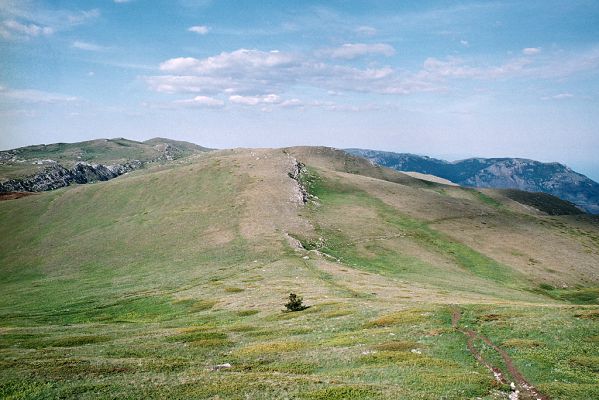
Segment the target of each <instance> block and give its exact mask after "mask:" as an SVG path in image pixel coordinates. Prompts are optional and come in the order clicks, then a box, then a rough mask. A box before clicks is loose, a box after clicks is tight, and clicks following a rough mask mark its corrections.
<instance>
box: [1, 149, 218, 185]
mask: <svg viewBox="0 0 599 400" xmlns="http://www.w3.org/2000/svg"><path fill="white" fill-rule="evenodd" d="M207 150H209V149H207V148H204V147H201V146H198V145H195V144H193V143H187V142H181V141H175V140H170V139H163V138H155V139H151V140H148V141H146V142H136V141H133V140H127V139H122V138H120V139H97V140H91V141H87V142H80V143H54V144H49V145H35V146H28V147H22V148H19V149H13V150H7V151H0V193H8V192H43V191H46V190H53V189H58V188H61V187H65V186H69V185H71V184H73V183H79V184H82V183H92V182H98V181H107V180H109V179H113V178H116V177H117V176H119V175H122V174H124V173H127V172H129V171H133V170H135V169H138V168H141V167H143V166H144V165H145V164H147V163H157V162H168V161H171V160H174V159H178V158H181V157H185V156H189V155H192V154H196V153H199V152H203V151H207Z"/></svg>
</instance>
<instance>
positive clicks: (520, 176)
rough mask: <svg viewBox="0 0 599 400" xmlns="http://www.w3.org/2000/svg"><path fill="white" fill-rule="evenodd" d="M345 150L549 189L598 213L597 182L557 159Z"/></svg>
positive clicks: (475, 180)
mask: <svg viewBox="0 0 599 400" xmlns="http://www.w3.org/2000/svg"><path fill="white" fill-rule="evenodd" d="M347 151H348V152H349V153H351V154H354V155H359V156H362V157H366V158H368V159H369V160H371V161H373V162H375V163H377V164H380V165H382V166H385V167H389V168H393V169H396V170H398V171H414V172H420V173H424V174H431V175H435V176H438V177H441V178H444V179H448V180H450V181H452V182H454V183H457V184H459V185H462V186H469V187H479V188H498V189H520V190H524V191H528V192H542V193H548V194H552V195H554V196H557V197H559V198H561V199H563V200H566V201H569V202H572V203H574V204H576V205H577V206H578V207H580V208H581V209H583V210H585V211H586V212H589V213H592V214H599V184H598V183H596V182H594V181H592V180H591V179H589V178H587V177H586V176H584V175H581V174H579V173H577V172H575V171H573V170H571V169H570V168H568V167H566V166H564V165H562V164H559V163H541V162H538V161H533V160H526V159H521V158H471V159H467V160H462V161H455V162H451V163H450V162H447V161H443V160H437V159H434V158H430V157H423V156H417V155H414V154H405V153H392V152H385V151H376V150H363V149H348V150H347Z"/></svg>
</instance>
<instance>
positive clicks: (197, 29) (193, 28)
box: [187, 25, 210, 35]
mask: <svg viewBox="0 0 599 400" xmlns="http://www.w3.org/2000/svg"><path fill="white" fill-rule="evenodd" d="M187 30H188V31H189V32H194V33H197V34H199V35H205V34H207V33H208V31H209V30H210V28H208V27H207V26H205V25H196V26H191V27H189V28H187Z"/></svg>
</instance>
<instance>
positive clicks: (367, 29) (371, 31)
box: [356, 26, 377, 36]
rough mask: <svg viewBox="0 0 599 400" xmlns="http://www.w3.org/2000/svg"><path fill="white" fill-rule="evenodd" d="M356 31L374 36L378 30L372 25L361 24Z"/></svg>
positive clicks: (362, 34)
mask: <svg viewBox="0 0 599 400" xmlns="http://www.w3.org/2000/svg"><path fill="white" fill-rule="evenodd" d="M356 33H357V34H358V35H361V36H374V35H376V33H377V30H376V29H375V28H373V27H371V26H359V27H357V28H356Z"/></svg>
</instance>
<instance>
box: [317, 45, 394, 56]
mask: <svg viewBox="0 0 599 400" xmlns="http://www.w3.org/2000/svg"><path fill="white" fill-rule="evenodd" d="M325 53H328V54H329V55H330V56H331V57H332V58H343V59H347V60H350V59H353V58H357V57H362V56H366V55H383V56H387V57H389V56H392V55H394V54H395V49H394V48H393V47H392V46H390V45H388V44H384V43H375V44H364V43H346V44H344V45H343V46H341V47H337V48H335V49H330V50H328V51H326V52H325Z"/></svg>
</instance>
